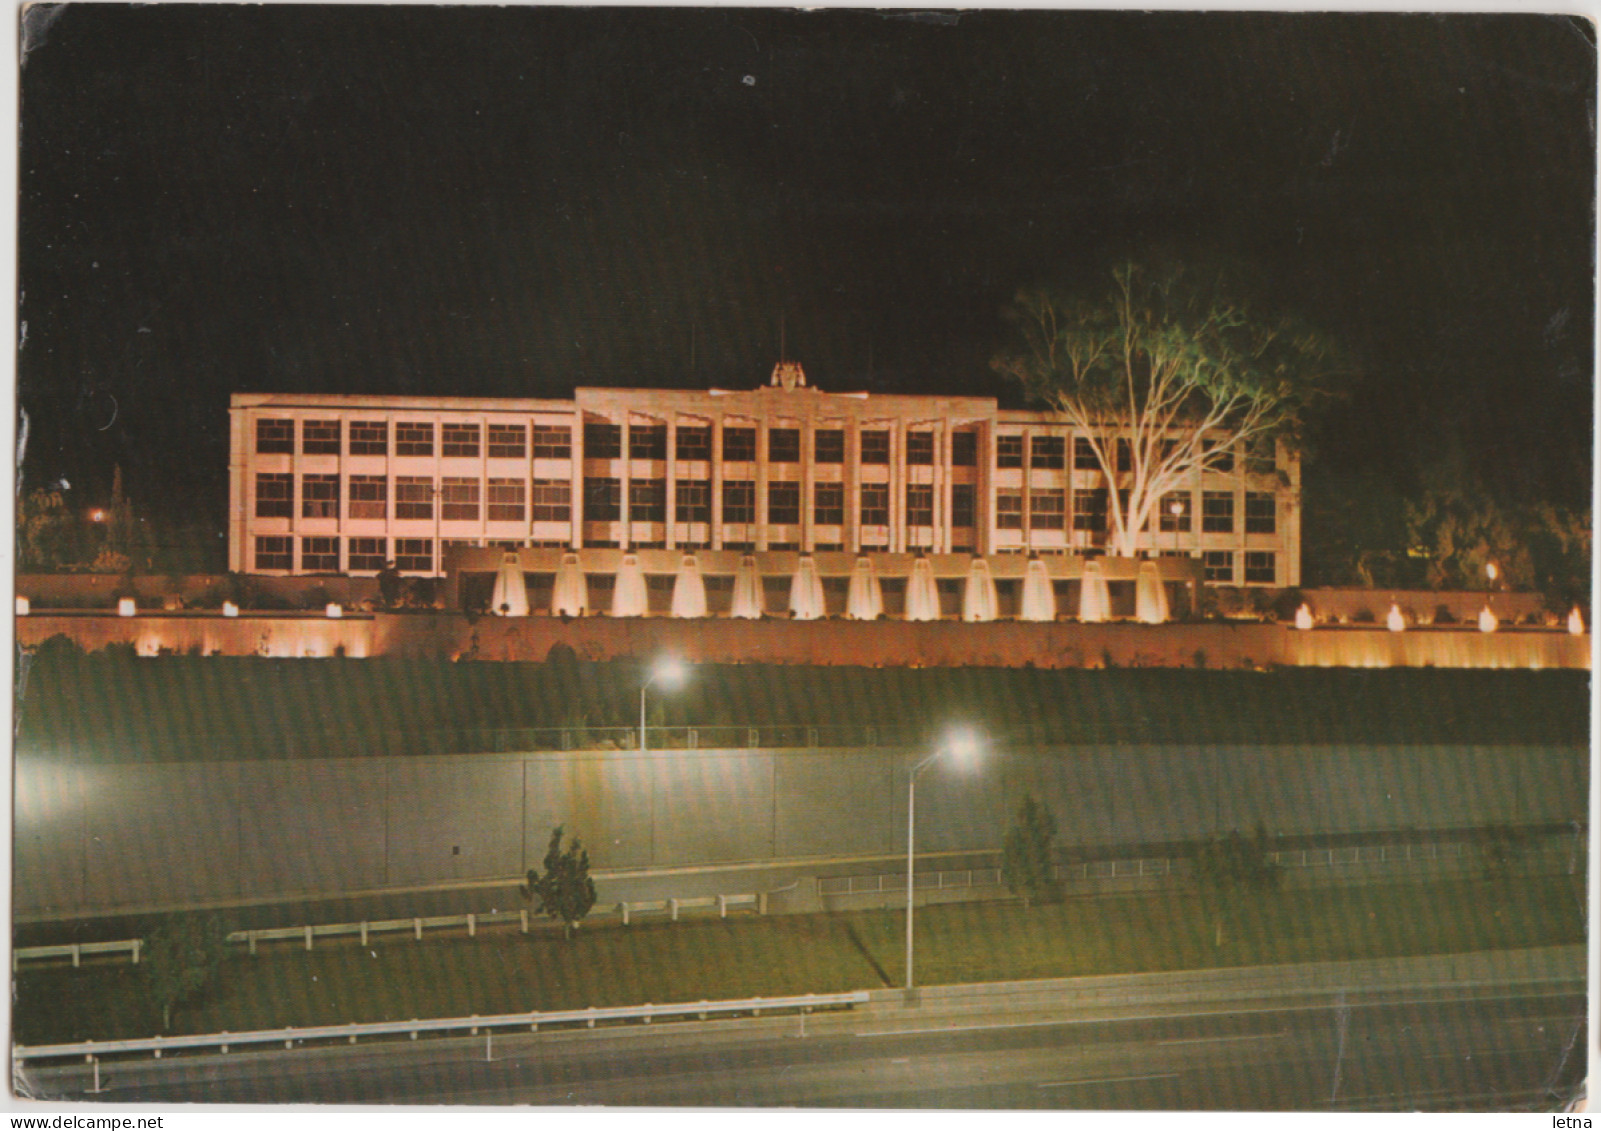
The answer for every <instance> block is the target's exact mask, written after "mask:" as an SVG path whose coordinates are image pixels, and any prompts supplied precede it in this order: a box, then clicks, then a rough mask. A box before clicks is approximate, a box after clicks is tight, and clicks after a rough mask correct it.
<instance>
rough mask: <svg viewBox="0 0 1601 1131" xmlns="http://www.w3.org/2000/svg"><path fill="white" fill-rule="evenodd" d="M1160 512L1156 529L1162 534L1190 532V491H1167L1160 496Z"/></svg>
mask: <svg viewBox="0 0 1601 1131" xmlns="http://www.w3.org/2000/svg"><path fill="white" fill-rule="evenodd" d="M1160 506H1161V514H1160V519H1159V522H1158V524H1157V529H1158V530H1159V531H1160V532H1161V533H1163V534H1188V533H1189V532H1190V493H1189V492H1188V491H1169V492H1168V493H1167V494H1165V495H1163V496H1162V502H1161V504H1160Z"/></svg>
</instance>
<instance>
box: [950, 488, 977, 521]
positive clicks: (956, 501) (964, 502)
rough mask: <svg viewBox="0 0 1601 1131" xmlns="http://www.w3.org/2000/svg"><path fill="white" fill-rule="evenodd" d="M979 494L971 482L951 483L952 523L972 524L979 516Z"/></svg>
mask: <svg viewBox="0 0 1601 1131" xmlns="http://www.w3.org/2000/svg"><path fill="white" fill-rule="evenodd" d="M977 499H978V495H977V493H976V492H975V491H974V490H973V485H972V484H971V483H953V484H952V485H951V525H952V526H972V525H973V524H974V522H975V521H976V516H977Z"/></svg>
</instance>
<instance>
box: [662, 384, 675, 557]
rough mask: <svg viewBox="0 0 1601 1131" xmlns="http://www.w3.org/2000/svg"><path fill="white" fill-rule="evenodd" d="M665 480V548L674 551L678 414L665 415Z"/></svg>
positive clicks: (663, 503)
mask: <svg viewBox="0 0 1601 1131" xmlns="http://www.w3.org/2000/svg"><path fill="white" fill-rule="evenodd" d="M666 424H667V478H666V480H665V484H666V485H665V487H664V488H663V490H664V491H665V492H666V496H667V497H666V498H665V499H664V500H663V501H662V505H663V506H664V508H665V510H664V512H663V514H664V517H665V518H666V519H667V542H666V545H667V548H668V549H669V550H672V549H676V548H677V546H678V538H677V535H676V533H675V530H674V528H675V526H676V525H677V523H678V414H677V413H676V412H668V413H667V422H666Z"/></svg>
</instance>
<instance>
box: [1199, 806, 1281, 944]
mask: <svg viewBox="0 0 1601 1131" xmlns="http://www.w3.org/2000/svg"><path fill="white" fill-rule="evenodd" d="M1267 854H1268V848H1267V830H1266V829H1264V828H1263V827H1262V826H1261V825H1257V827H1256V833H1255V835H1254V836H1252V837H1251V838H1250V839H1246V838H1245V837H1243V836H1241V835H1240V833H1239V831H1238V830H1235V831H1234V832H1231V833H1230V834H1229V835H1228V836H1225V837H1214V838H1213V839H1211V840H1209V841H1206V842H1205V843H1204V844H1202V845H1201V846H1200V847H1199V848H1198V849H1197V850H1196V853H1195V857H1194V859H1193V860H1192V861H1191V865H1190V875H1191V877H1192V878H1193V879H1194V880H1195V882H1196V884H1197V885H1199V887H1200V889H1201V896H1202V899H1203V901H1204V903H1205V904H1206V906H1207V913H1208V916H1209V917H1210V918H1211V919H1212V920H1213V922H1214V924H1215V927H1216V929H1215V933H1214V936H1213V945H1214V946H1218V947H1221V946H1222V945H1223V942H1224V928H1225V924H1227V923H1228V922H1229V921H1230V920H1232V919H1235V918H1236V917H1237V916H1238V914H1239V911H1240V908H1241V906H1242V905H1243V904H1244V902H1245V901H1246V900H1247V899H1248V898H1249V897H1251V896H1252V895H1257V894H1261V893H1264V892H1270V891H1274V890H1276V889H1277V888H1278V886H1279V868H1278V866H1277V865H1276V864H1273V863H1271V862H1270V861H1269V860H1268V858H1267Z"/></svg>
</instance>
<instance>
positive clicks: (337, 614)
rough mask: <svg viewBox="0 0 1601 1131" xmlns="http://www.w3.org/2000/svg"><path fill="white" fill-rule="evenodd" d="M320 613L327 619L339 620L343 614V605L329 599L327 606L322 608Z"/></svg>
mask: <svg viewBox="0 0 1601 1131" xmlns="http://www.w3.org/2000/svg"><path fill="white" fill-rule="evenodd" d="M322 615H323V616H325V617H327V618H328V619H329V620H339V619H341V618H342V617H343V616H344V615H345V607H344V606H343V605H339V604H335V603H334V602H332V601H330V602H328V606H327V607H326V608H324V609H323V611H322Z"/></svg>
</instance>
